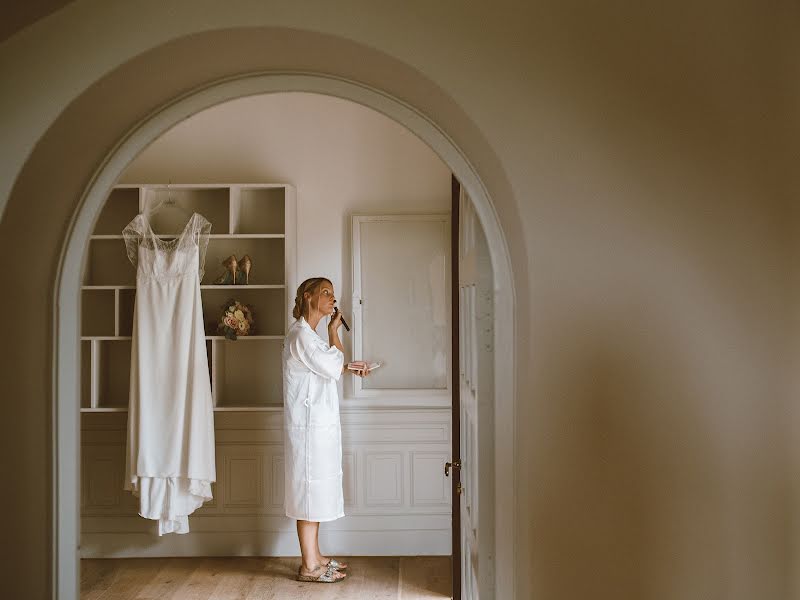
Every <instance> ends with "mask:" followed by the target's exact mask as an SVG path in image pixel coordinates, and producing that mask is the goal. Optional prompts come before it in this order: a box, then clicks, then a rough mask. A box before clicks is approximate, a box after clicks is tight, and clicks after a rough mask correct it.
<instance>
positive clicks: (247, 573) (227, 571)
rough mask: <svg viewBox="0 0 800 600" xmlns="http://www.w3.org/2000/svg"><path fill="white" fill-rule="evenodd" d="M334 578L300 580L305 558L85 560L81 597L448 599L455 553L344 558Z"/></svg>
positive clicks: (115, 599) (91, 599) (118, 599)
mask: <svg viewBox="0 0 800 600" xmlns="http://www.w3.org/2000/svg"><path fill="white" fill-rule="evenodd" d="M344 559H345V560H346V562H347V563H348V564H349V565H350V568H349V569H348V573H349V576H348V577H347V579H346V580H345V581H342V582H340V583H335V584H320V583H302V582H299V581H296V580H295V579H294V577H295V574H296V573H297V569H298V567H299V566H300V559H299V558H257V557H230V558H121V559H83V560H81V599H82V600H293V599H298V600H333V599H336V600H345V599H347V600H367V599H369V600H373V599H374V600H429V599H441V598H450V590H451V586H450V573H451V571H450V557H449V556H409V557H405V556H404V557H396V556H393V557H375V556H369V557H358V556H347V557H344Z"/></svg>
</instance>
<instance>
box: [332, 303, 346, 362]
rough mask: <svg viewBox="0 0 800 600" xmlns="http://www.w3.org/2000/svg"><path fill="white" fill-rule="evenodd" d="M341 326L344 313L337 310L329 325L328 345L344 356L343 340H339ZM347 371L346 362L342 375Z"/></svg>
mask: <svg viewBox="0 0 800 600" xmlns="http://www.w3.org/2000/svg"><path fill="white" fill-rule="evenodd" d="M341 324H342V313H341V312H340V311H338V310H337V311H336V312H335V313H333V316H332V317H331V321H330V323H328V343H329V344H330V345H331V346H336V347H337V348H338V349H339V350H340V351H341V352H342V354H344V346H342V340H340V339H339V327H340V326H341ZM345 371H347V361H346V360H345V361H344V363H343V364H342V373H344V372H345Z"/></svg>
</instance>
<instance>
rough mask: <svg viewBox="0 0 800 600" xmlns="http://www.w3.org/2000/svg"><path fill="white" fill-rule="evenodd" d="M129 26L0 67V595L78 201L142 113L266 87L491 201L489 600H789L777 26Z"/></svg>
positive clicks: (506, 11)
mask: <svg viewBox="0 0 800 600" xmlns="http://www.w3.org/2000/svg"><path fill="white" fill-rule="evenodd" d="M133 4H134V3H125V4H124V5H122V4H120V5H117V4H116V3H103V2H99V1H95V2H92V1H80V0H79V1H77V2H73V3H71V4H69V5H68V6H66V7H65V8H64V9H63V10H62V11H59V12H57V13H54V14H53V15H51V16H49V17H48V18H47V19H45V20H44V21H42V22H40V23H38V24H37V25H35V26H34V27H32V28H29V29H28V30H26V31H23V32H22V33H21V34H19V35H18V36H16V37H13V38H11V39H9V40H7V41H6V42H5V43H3V44H2V45H0V82H2V88H3V89H4V93H3V94H2V95H0V131H2V133H3V135H2V140H3V142H2V160H1V161H0V201H5V200H7V201H8V202H7V206H6V208H5V213H4V215H3V220H2V222H0V255H2V256H5V257H8V258H7V260H6V271H5V276H6V281H7V282H14V283H13V288H11V289H13V296H12V295H8V294H7V295H3V296H2V298H0V311H2V314H4V315H11V317H9V320H8V321H7V332H8V338H9V339H8V341H7V342H6V343H4V344H2V347H0V364H2V365H3V369H4V375H5V376H4V389H3V393H2V396H3V406H4V412H3V417H4V418H3V419H2V426H0V428H1V429H0V439H2V442H1V443H2V446H0V451H2V453H3V456H4V457H5V458H4V460H3V463H2V464H3V472H2V474H3V475H4V481H6V482H8V486H9V492H8V493H6V494H4V497H3V508H4V514H6V515H13V517H12V518H10V519H9V521H8V522H7V526H6V528H5V531H4V534H5V539H4V542H5V544H4V546H5V548H6V549H7V552H6V553H5V554H10V556H8V557H7V558H6V559H5V560H3V561H1V562H0V564H2V570H3V571H2V573H3V575H4V577H3V580H4V582H8V583H4V593H6V592H7V593H9V594H11V597H20V598H22V597H25V598H43V597H45V593H46V590H47V561H48V553H47V548H48V535H47V532H48V523H47V518H48V517H47V515H48V514H49V498H48V493H49V485H48V484H49V475H48V473H49V468H50V461H49V410H48V403H47V402H48V397H49V393H50V372H51V371H50V369H51V364H50V358H49V351H50V348H51V345H50V344H51V337H50V336H51V333H52V319H51V314H52V295H51V293H50V295H47V296H46V295H43V294H42V290H52V286H53V281H54V278H55V276H56V264H57V257H58V252H59V249H60V247H61V244H62V242H63V239H64V235H65V233H66V223H67V222H68V219H69V217H70V215H71V214H72V213H73V212H74V210H75V209H76V206H77V202H78V199H79V196H80V192H81V190H82V189H84V187H85V185H86V184H87V182H88V181H89V178H90V176H91V174H92V172H93V171H94V169H95V168H96V167H97V165H98V163H99V161H100V160H101V159H102V157H103V156H104V154H105V153H106V152H107V151H108V149H109V148H111V147H112V146H113V144H114V143H115V142H116V141H117V140H118V139H120V137H121V136H122V135H124V133H125V132H126V131H127V130H128V129H129V128H130V127H131V126H132V125H133V124H134V123H135V122H136V121H137V120H138V119H139V118H141V117H142V116H144V115H145V114H147V113H148V112H149V111H151V110H152V109H153V108H154V107H156V106H158V105H159V104H161V103H163V102H165V101H167V100H168V99H170V98H172V97H174V96H176V95H177V94H179V93H182V92H185V91H186V90H188V89H191V88H192V87H195V86H197V85H199V84H202V83H204V82H209V81H212V80H214V79H216V78H218V77H222V76H226V75H230V74H232V73H234V72H244V71H250V70H259V69H268V68H276V69H277V68H280V69H303V70H312V71H321V72H328V73H335V74H338V75H342V76H345V77H351V78H354V79H358V80H361V81H364V82H366V83H368V84H371V85H374V86H375V87H377V88H380V89H384V90H386V91H388V92H389V93H392V94H395V95H397V96H398V97H400V98H402V99H403V100H405V101H407V102H409V103H410V104H412V105H414V106H416V107H417V108H419V109H420V110H422V111H423V112H425V113H426V114H428V115H429V116H431V117H432V118H433V119H434V120H435V121H436V122H437V123H438V124H439V125H440V126H441V127H442V128H443V129H444V131H445V132H447V133H448V134H449V135H450V136H452V138H453V139H454V140H455V142H456V143H457V144H458V145H459V146H460V147H461V148H462V149H463V150H464V152H465V153H466V155H467V156H468V157H469V158H470V159H471V160H472V162H473V163H474V164H475V166H476V169H477V170H478V172H479V174H480V175H481V177H482V179H483V181H484V183H485V184H486V186H487V189H488V192H489V194H490V196H491V197H492V199H493V201H494V202H495V205H496V208H497V212H498V215H499V219H500V224H501V226H502V227H503V229H504V231H505V234H506V238H507V241H508V244H509V250H510V254H511V260H512V268H513V270H514V278H515V286H516V294H517V300H518V312H517V314H516V315H515V318H516V322H517V324H518V326H519V341H518V346H517V355H518V357H519V359H520V361H521V362H520V369H519V373H518V379H517V385H518V389H519V395H518V398H517V402H518V427H519V432H520V435H519V438H518V440H517V459H518V461H519V462H518V465H519V467H518V473H517V481H518V486H519V496H518V498H517V501H518V507H517V519H518V523H519V526H520V529H519V539H518V543H519V548H518V553H517V568H518V582H517V585H518V590H519V597H520V598H531V597H536V598H546V599H548V600H551V599H556V598H564V599H565V600H566V599H574V598H582V597H593V598H614V599H619V598H637V599H638V598H681V599H684V598H704V599H705V598H736V599H739V598H741V599H751V598H787V597H791V594H792V589H791V587H790V585H791V584H790V581H791V578H792V576H793V564H792V562H791V561H790V554H789V551H790V546H791V541H792V530H791V528H790V525H791V517H792V516H793V513H794V510H793V506H792V496H791V492H792V490H793V489H794V488H795V486H796V485H797V480H798V477H797V476H796V475H795V473H796V470H793V469H792V461H791V460H790V458H791V451H792V450H796V446H793V445H792V443H791V435H790V432H791V420H790V417H791V415H792V412H791V411H790V408H791V405H790V402H789V401H790V395H789V394H790V385H789V384H790V375H791V373H790V366H791V365H792V362H791V361H790V360H789V359H790V355H789V351H790V350H791V348H792V344H791V342H792V340H791V333H792V328H791V326H790V323H791V322H792V318H793V316H794V314H793V313H794V311H792V306H791V304H790V299H791V294H790V292H791V289H790V282H791V280H790V260H791V259H792V258H793V249H792V245H791V242H792V238H791V235H792V233H793V232H792V230H791V226H792V221H791V217H792V214H791V212H790V210H789V204H790V200H793V198H792V197H791V196H792V194H793V193H794V192H795V191H796V189H797V187H796V186H793V185H792V184H793V183H796V182H792V181H790V178H789V174H788V173H789V167H790V166H793V165H792V164H791V162H790V153H789V150H790V149H792V148H794V141H793V140H792V139H791V138H790V137H789V136H790V135H791V134H792V132H793V128H794V127H795V126H796V124H797V119H796V116H797V109H796V104H795V103H794V101H795V100H796V95H789V92H790V90H789V89H788V84H787V82H788V80H789V74H790V73H792V72H793V73H796V70H793V69H794V67H795V66H796V65H795V64H794V63H793V62H792V61H793V60H794V59H792V58H791V57H792V56H794V55H795V53H796V48H795V47H794V45H795V42H794V41H793V39H794V36H795V33H796V16H797V15H796V14H795V12H796V9H795V8H794V6H791V5H790V3H788V2H787V3H784V5H783V6H781V5H778V6H775V5H773V6H771V7H769V9H767V8H765V7H763V5H762V4H761V3H755V2H753V3H747V2H735V3H733V4H731V3H720V5H719V6H717V7H713V6H710V5H705V6H699V5H697V4H696V3H691V4H690V3H687V6H686V7H681V6H679V5H677V4H675V3H672V4H669V5H663V6H659V7H656V8H646V7H641V8H639V7H637V8H625V9H623V8H616V7H614V6H609V5H608V3H603V4H593V5H591V4H586V3H578V5H577V6H571V5H570V3H566V2H545V3H537V4H536V5H535V7H534V8H529V9H525V10H522V9H520V8H519V7H514V6H512V5H511V4H509V5H508V6H497V5H495V6H497V7H496V8H495V10H494V12H491V13H488V12H486V11H482V10H481V9H480V8H479V4H478V3H475V5H474V6H472V7H471V8H465V7H463V6H461V3H450V2H440V3H415V4H414V6H411V5H409V4H407V3H403V4H396V5H391V6H389V5H386V6H382V7H381V8H380V9H376V8H374V7H373V4H372V3H368V2H360V1H355V0H354V1H352V2H349V3H346V4H342V5H339V4H337V5H336V6H334V5H331V4H329V3H323V2H320V3H319V4H318V5H315V6H314V7H309V6H308V4H307V3H303V5H302V7H300V6H298V7H296V8H294V7H293V8H287V7H286V6H284V5H282V4H281V5H280V6H279V5H278V4H277V3H274V4H273V3H271V2H263V3H248V2H241V3H238V2H231V3H225V5H224V7H223V6H222V5H219V6H217V5H216V4H211V5H209V6H208V7H206V10H199V9H197V5H196V4H195V3H188V2H187V3H185V4H184V6H183V7H182V8H181V6H180V4H181V3H176V5H175V6H176V7H175V8H173V9H172V10H170V11H169V12H166V11H162V10H161V9H160V6H161V3H156V2H153V3H142V4H141V5H137V7H136V9H134V8H133V6H132V5H133ZM189 4H191V5H192V9H190V8H189ZM134 10H136V11H137V12H134ZM244 26H247V27H250V28H249V29H238V30H236V29H225V30H220V31H214V29H217V28H235V27H244ZM258 26H275V27H288V28H293V29H295V31H291V30H286V29H282V30H281V29H272V30H267V29H258V28H257V27H258ZM9 90H11V92H9ZM795 91H796V90H795ZM794 131H796V128H795V129H794ZM23 166H24V168H23ZM11 186H13V189H11ZM9 192H10V193H9ZM9 287H10V284H9ZM21 303H22V304H24V307H25V309H24V315H20V304H21ZM795 466H796V465H795ZM9 549H13V552H11V553H9V552H8V550H9ZM9 586H10V587H9Z"/></svg>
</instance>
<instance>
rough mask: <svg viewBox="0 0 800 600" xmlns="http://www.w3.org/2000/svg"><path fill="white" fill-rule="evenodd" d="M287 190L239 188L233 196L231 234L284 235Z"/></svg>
mask: <svg viewBox="0 0 800 600" xmlns="http://www.w3.org/2000/svg"><path fill="white" fill-rule="evenodd" d="M285 207H286V190H285V188H282V187H281V188H262V187H258V188H248V187H246V186H242V187H238V188H236V189H235V191H234V193H233V194H231V221H232V222H231V225H232V227H231V232H232V233H236V234H245V235H247V234H253V233H273V234H276V233H277V234H282V233H284V228H285V222H286V209H285Z"/></svg>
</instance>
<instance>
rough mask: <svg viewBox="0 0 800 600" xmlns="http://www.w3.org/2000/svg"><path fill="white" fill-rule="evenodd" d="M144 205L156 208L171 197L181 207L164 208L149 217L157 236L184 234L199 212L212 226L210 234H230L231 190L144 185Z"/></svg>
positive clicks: (225, 188)
mask: <svg viewBox="0 0 800 600" xmlns="http://www.w3.org/2000/svg"><path fill="white" fill-rule="evenodd" d="M144 189H145V192H144V197H145V202H146V203H147V204H148V205H153V204H154V203H156V202H161V201H163V200H166V199H167V197H168V196H169V197H171V198H172V199H173V200H174V201H175V206H177V207H178V208H168V207H164V208H162V209H160V210H157V211H156V212H155V213H154V214H152V215H150V217H149V219H148V220H149V221H150V226H151V227H152V228H153V231H154V232H155V234H156V235H158V236H162V237H168V236H171V235H178V234H179V233H180V232H182V231H183V229H184V227H185V225H186V222H187V221H188V219H189V217H190V216H191V214H192V213H195V212H196V213H200V214H201V215H203V217H205V218H206V219H207V220H208V221H209V222H210V223H211V232H212V233H214V232H217V233H229V232H230V211H229V208H228V207H229V202H230V201H229V198H230V189H229V188H228V187H212V186H209V187H202V186H196V187H186V188H177V187H175V186H170V188H169V190H167V188H166V187H163V188H162V187H151V186H145V188H144Z"/></svg>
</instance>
